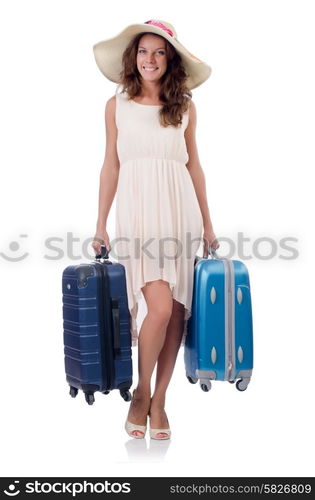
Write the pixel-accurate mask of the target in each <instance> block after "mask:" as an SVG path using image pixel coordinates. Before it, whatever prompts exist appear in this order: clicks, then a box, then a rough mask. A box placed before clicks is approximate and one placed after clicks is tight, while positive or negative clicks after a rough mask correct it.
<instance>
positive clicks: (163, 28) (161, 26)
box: [144, 19, 174, 36]
mask: <svg viewBox="0 0 315 500" xmlns="http://www.w3.org/2000/svg"><path fill="white" fill-rule="evenodd" d="M144 24H153V26H158V27H159V28H162V30H164V31H166V33H168V34H169V35H171V36H174V33H173V31H172V30H170V29H169V28H167V27H166V26H165V24H163V23H160V21H155V20H153V19H151V20H150V21H146V22H145V23H144Z"/></svg>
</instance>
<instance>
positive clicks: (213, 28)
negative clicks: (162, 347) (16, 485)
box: [0, 0, 315, 477]
mask: <svg viewBox="0 0 315 500" xmlns="http://www.w3.org/2000/svg"><path fill="white" fill-rule="evenodd" d="M153 5H154V7H152V6H153ZM206 6H207V8H208V10H207V11H206V10H205V7H206ZM313 6H314V3H313V2H312V1H305V0H298V1H297V0H296V1H289V0H285V1H284V0H283V1H280V0H272V1H271V0H264V1H258V0H236V1H235V0H233V1H232V0H230V1H228V0H220V1H207V2H203V1H200V0H199V1H198V0H195V1H193V2H188V1H183V0H173V1H172V2H170V1H169V0H167V1H164V0H160V1H159V2H158V3H157V4H152V3H151V2H143V1H138V2H127V1H123V2H108V1H105V0H94V1H92V2H88V1H82V0H67V1H64V0H63V1H60V0H59V1H57V0H54V1H47V0H46V1H39V0H38V1H35V0H28V1H27V2H24V1H10V2H9V1H6V2H5V1H2V2H1V7H0V37H1V40H0V47H1V49H0V50H1V93H0V100H1V102H0V109H1V113H0V120H1V153H0V154H1V196H0V203H1V206H0V213H1V240H0V252H1V255H0V269H1V283H2V286H1V363H0V370H1V371H0V380H1V403H2V405H1V406H2V410H1V417H2V442H1V455H2V462H3V463H2V466H1V474H2V475H3V476H6V475H10V476H19V475H24V476H29V475H31V476H83V475H85V476H122V477H124V476H280V475H283V476H307V475H314V460H313V458H314V453H313V449H314V445H315V442H314V417H315V415H314V407H313V400H314V378H315V377H314V362H315V355H314V352H315V342H314V337H315V332H314V317H313V314H312V311H313V310H314V285H313V283H314V260H313V255H314V238H313V231H314V223H313V213H314V207H312V206H311V200H312V198H313V190H314V189H313V187H314V181H313V177H312V170H313V169H314V144H313V143H314V116H315V106H314V88H315V78H314V46H315V40H314V38H315V36H314V33H315V32H314V16H313V15H312V7H313ZM152 18H153V19H162V20H166V21H169V22H170V23H172V24H173V25H174V26H175V28H176V31H177V34H178V38H179V39H180V41H181V42H182V43H183V44H184V45H185V46H186V47H187V48H188V50H189V51H190V52H192V53H193V54H196V55H197V56H198V57H199V58H200V59H202V60H205V61H206V62H208V64H210V66H211V67H212V69H213V73H212V75H211V78H210V79H209V80H208V81H207V82H206V83H205V84H204V85H202V86H201V87H199V88H197V89H195V90H194V91H193V99H194V102H195V104H196V107H197V117H198V124H197V144H198V150H199V157H200V160H201V164H202V167H203V169H204V172H205V175H206V180H207V194H208V202H209V208H210V213H211V218H212V222H213V225H214V229H215V232H216V234H217V236H218V237H220V236H221V237H226V238H231V239H232V240H233V241H235V242H236V240H237V234H238V233H243V235H244V237H247V238H248V239H249V240H248V241H247V242H246V243H245V245H244V253H245V254H246V255H249V256H252V258H251V259H246V258H243V257H242V256H241V254H240V253H239V248H236V249H235V252H234V253H233V258H235V259H241V260H243V261H244V262H245V263H246V265H247V266H248V269H249V272H250V278H251V286H252V300H253V314H254V354H255V359H254V373H253V378H252V381H251V383H250V385H249V387H248V389H247V391H245V392H243V393H241V392H238V391H236V390H235V387H234V386H232V385H230V384H228V383H222V382H217V383H213V389H212V391H211V392H210V393H204V392H202V391H201V390H200V388H199V386H192V385H190V384H189V383H188V382H187V380H186V378H185V371H184V363H183V349H181V351H180V353H179V357H178V362H177V365H176V370H175V374H174V377H173V379H172V382H171V385H170V388H169V392H168V400H167V411H168V416H169V421H170V424H171V427H172V431H173V437H172V440H171V442H150V440H149V438H148V437H147V438H146V440H144V441H143V440H130V439H129V438H128V436H127V434H126V433H125V431H124V428H123V426H124V421H125V417H126V414H127V411H128V404H127V403H125V402H124V401H123V400H122V399H121V398H120V396H119V394H118V392H117V391H114V392H113V393H111V394H110V395H109V396H106V397H105V396H103V395H101V394H96V402H95V404H94V405H93V406H88V405H87V404H86V402H85V401H84V397H83V394H82V393H80V394H79V396H78V397H77V398H76V399H72V398H71V397H70V396H69V395H68V387H67V383H66V380H65V374H64V365H63V362H64V361H63V331H62V297H61V275H62V271H63V269H64V268H65V267H66V266H68V265H70V264H73V263H80V262H86V261H90V260H91V259H92V257H93V252H92V250H91V249H89V251H90V257H89V256H88V255H87V254H85V255H84V254H83V252H82V244H83V242H84V241H87V240H88V238H91V237H93V235H94V232H95V227H96V219H97V209H98V187H99V186H98V183H99V172H100V168H101V165H102V162H103V157H104V151H105V125H104V109H105V103H106V101H107V100H108V99H109V98H110V97H111V96H112V95H113V94H114V92H115V84H113V83H111V82H109V81H108V80H106V79H105V78H104V76H103V75H102V74H101V72H100V71H99V69H98V68H97V66H96V64H95V61H94V56H93V52H92V46H93V44H94V43H96V42H98V41H100V40H104V39H106V38H111V37H113V36H115V35H116V34H118V33H119V32H120V31H121V30H122V29H123V28H124V27H125V26H127V25H128V24H132V23H137V22H144V21H146V20H148V19H152ZM114 208H115V205H114V204H113V206H112V210H111V215H110V220H109V228H108V230H109V233H110V237H111V238H114V236H115V235H114V213H115V212H114ZM67 233H71V234H72V235H73V237H75V238H78V240H77V241H76V242H74V245H73V253H74V255H75V256H76V260H75V261H74V259H73V258H71V255H70V254H68V255H67V251H68V252H69V251H70V249H69V246H68V250H67V243H66V238H67ZM21 235H27V236H21ZM51 237H53V238H60V240H59V242H58V246H59V248H60V249H62V251H63V254H62V255H60V256H59V258H57V259H56V258H54V259H51V257H52V256H53V257H56V252H55V251H52V250H49V249H48V248H47V244H46V241H47V238H51ZM264 237H265V238H272V239H273V240H274V245H275V252H274V256H273V257H272V258H266V259H263V258H259V256H257V255H253V245H254V244H255V242H257V241H256V240H257V239H258V238H264ZM287 237H291V238H296V239H297V241H296V242H294V243H292V244H291V246H294V247H295V248H296V249H297V250H298V257H297V258H296V259H293V260H285V259H283V258H281V257H283V256H288V255H289V252H288V251H285V250H283V249H282V248H281V247H280V240H281V239H282V238H287ZM14 242H15V243H14ZM55 246H56V244H55ZM258 249H259V251H260V253H261V255H263V254H265V255H266V256H268V254H269V253H270V245H269V244H266V245H263V244H261V245H260V246H258ZM224 250H226V245H223V244H222V245H221V254H222V255H223V254H224ZM26 252H28V254H29V255H28V256H27V257H26V258H24V259H22V260H21V259H19V260H18V261H17V262H10V261H9V260H8V257H10V258H16V257H21V256H23V255H24V254H25V253H26ZM49 257H50V258H49ZM141 313H143V308H142V309H140V315H139V326H140V324H141ZM136 359H137V352H136V349H133V360H134V372H135V379H134V380H135V381H136V368H137V365H136Z"/></svg>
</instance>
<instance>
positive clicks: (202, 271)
mask: <svg viewBox="0 0 315 500" xmlns="http://www.w3.org/2000/svg"><path fill="white" fill-rule="evenodd" d="M210 255H211V258H209V259H203V258H200V257H196V259H195V271H194V288H193V300H192V314H191V317H190V318H189V320H188V324H187V337H186V341H185V349H184V360H185V369H186V376H187V378H188V380H189V382H191V383H193V384H195V383H197V382H198V380H199V382H200V387H201V389H202V390H203V391H206V392H207V391H209V390H210V389H211V380H222V381H224V380H227V381H229V382H231V383H234V382H235V381H236V380H237V379H238V380H237V382H236V388H237V389H238V390H239V391H245V389H247V386H248V384H249V382H250V379H251V376H252V370H253V322H252V307H251V293H250V282H249V275H248V270H247V268H246V266H245V264H244V263H243V262H240V261H238V260H230V259H226V258H220V257H219V256H218V255H217V254H216V252H215V251H214V250H213V249H211V251H210Z"/></svg>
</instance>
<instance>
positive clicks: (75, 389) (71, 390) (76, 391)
mask: <svg viewBox="0 0 315 500" xmlns="http://www.w3.org/2000/svg"><path fill="white" fill-rule="evenodd" d="M69 394H70V396H71V397H72V398H75V397H76V395H77V394H78V389H77V388H76V387H73V386H72V385H71V386H70V392H69Z"/></svg>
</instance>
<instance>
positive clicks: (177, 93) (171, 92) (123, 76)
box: [119, 32, 192, 127]
mask: <svg viewBox="0 0 315 500" xmlns="http://www.w3.org/2000/svg"><path fill="white" fill-rule="evenodd" d="M145 34H147V32H143V33H139V34H138V35H136V36H135V37H134V38H133V39H132V40H131V41H130V43H129V44H128V46H127V48H126V49H125V51H124V53H123V56H122V66H123V69H122V71H121V72H120V81H119V83H120V84H121V85H122V87H123V88H122V92H127V94H128V96H129V99H133V98H134V97H136V96H139V95H140V94H141V75H140V73H139V71H138V68H137V53H138V45H139V40H140V38H141V37H142V36H143V35H145ZM148 34H150V35H152V34H153V35H155V36H158V37H159V38H163V40H165V45H166V47H165V52H166V57H167V69H166V71H165V73H164V75H163V76H162V77H161V79H160V93H159V99H160V102H161V103H163V106H162V107H161V109H160V110H159V115H160V123H161V125H162V126H163V127H167V126H169V125H173V126H174V127H179V126H180V125H181V124H182V119H183V114H184V113H185V112H186V111H187V110H188V106H189V101H190V99H191V98H192V92H191V91H190V90H189V88H188V87H187V85H186V80H187V77H188V75H187V73H186V70H185V68H184V65H183V63H182V58H181V57H180V54H179V53H178V52H177V51H176V50H175V48H174V47H173V45H171V44H170V43H169V42H168V40H166V39H165V38H164V37H161V36H160V35H156V34H155V33H148Z"/></svg>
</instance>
